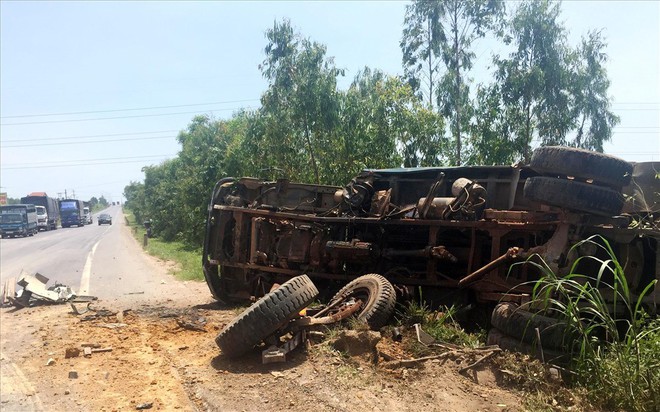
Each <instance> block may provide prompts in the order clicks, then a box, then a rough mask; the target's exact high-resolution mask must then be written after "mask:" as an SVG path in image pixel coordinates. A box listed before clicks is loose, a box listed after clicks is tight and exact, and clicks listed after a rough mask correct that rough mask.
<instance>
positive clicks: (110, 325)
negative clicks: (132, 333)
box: [94, 323, 128, 329]
mask: <svg viewBox="0 0 660 412" xmlns="http://www.w3.org/2000/svg"><path fill="white" fill-rule="evenodd" d="M94 326H96V327H98V328H108V329H117V328H124V327H126V326H128V325H127V324H125V323H102V324H100V325H94Z"/></svg>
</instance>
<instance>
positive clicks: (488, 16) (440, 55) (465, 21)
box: [400, 0, 504, 165]
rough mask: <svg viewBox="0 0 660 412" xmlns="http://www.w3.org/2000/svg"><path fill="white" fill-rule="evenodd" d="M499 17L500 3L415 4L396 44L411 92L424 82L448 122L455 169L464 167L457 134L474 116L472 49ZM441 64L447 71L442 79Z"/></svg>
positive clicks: (446, 1) (451, 1) (460, 0)
mask: <svg viewBox="0 0 660 412" xmlns="http://www.w3.org/2000/svg"><path fill="white" fill-rule="evenodd" d="M503 14H504V2H502V1H497V0H441V1H434V2H430V1H423V0H418V1H414V2H413V3H412V4H411V5H409V6H407V7H406V17H405V20H404V31H403V39H402V40H401V43H400V45H401V49H402V51H403V65H404V69H405V71H406V75H407V77H408V79H409V83H410V84H411V85H412V86H413V88H414V89H415V91H419V90H420V89H421V86H422V84H423V83H424V82H425V83H426V86H427V89H428V92H427V93H426V95H427V96H428V100H429V108H433V106H434V105H433V102H434V99H437V102H438V106H439V107H440V109H441V113H442V114H443V115H444V116H445V117H447V118H449V119H451V123H450V124H451V132H452V135H453V136H454V150H455V154H454V156H452V158H451V164H453V165H460V164H462V155H461V148H462V136H461V133H462V130H465V129H467V127H468V125H469V120H470V118H471V117H472V114H471V104H470V97H469V96H470V89H469V80H468V78H467V77H466V74H467V72H468V71H469V70H470V69H471V68H472V61H473V59H474V58H475V55H474V53H473V52H472V50H471V47H472V45H473V43H474V41H475V40H477V39H478V38H481V37H483V36H484V35H485V33H486V31H488V30H491V29H495V28H496V27H497V26H499V24H500V22H501V20H502V17H503ZM439 61H442V62H443V64H444V67H445V69H446V71H445V72H444V74H443V75H442V76H441V77H440V76H439V73H438V72H439V64H438V62H439ZM420 94H421V95H424V92H420Z"/></svg>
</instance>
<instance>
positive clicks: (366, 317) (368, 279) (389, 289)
mask: <svg viewBox="0 0 660 412" xmlns="http://www.w3.org/2000/svg"><path fill="white" fill-rule="evenodd" d="M352 297H353V298H356V299H360V300H362V302H364V303H363V305H362V310H361V311H360V313H359V314H358V315H357V318H358V319H359V320H361V321H364V322H366V323H367V324H368V325H369V327H370V328H371V329H373V330H378V329H380V328H382V327H383V326H385V324H386V323H387V321H388V320H389V319H390V317H391V316H392V313H394V305H395V304H396V292H395V291H394V286H392V284H391V283H390V282H389V281H388V280H387V279H385V278H384V277H382V276H381V275H377V274H375V273H372V274H369V275H364V276H360V277H359V278H357V279H353V281H351V282H350V283H349V284H348V285H346V286H344V287H343V288H341V290H340V291H339V292H337V294H336V295H335V296H334V297H333V298H332V299H331V300H330V304H329V305H332V304H333V302H337V301H343V300H346V299H349V298H352Z"/></svg>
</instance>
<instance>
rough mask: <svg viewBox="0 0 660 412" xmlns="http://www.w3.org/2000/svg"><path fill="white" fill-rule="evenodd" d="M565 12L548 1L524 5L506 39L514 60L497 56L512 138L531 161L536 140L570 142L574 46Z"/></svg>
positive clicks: (544, 142) (521, 154)
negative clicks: (570, 42) (570, 45)
mask: <svg viewBox="0 0 660 412" xmlns="http://www.w3.org/2000/svg"><path fill="white" fill-rule="evenodd" d="M559 12H560V9H559V4H558V3H553V2H550V1H548V0H538V1H537V0H533V1H527V2H524V3H521V4H520V6H519V7H518V9H517V10H516V13H515V15H514V16H513V19H512V20H511V23H510V24H509V27H510V29H509V33H508V35H507V37H506V40H507V42H511V41H513V42H514V45H515V50H514V51H513V52H512V53H511V54H510V55H509V57H508V58H504V59H501V58H499V56H496V57H495V59H494V61H495V65H496V67H497V71H496V75H495V77H496V80H497V81H498V82H500V84H501V92H502V101H503V104H504V105H505V112H506V113H505V116H506V121H507V122H508V123H509V124H510V125H512V126H513V127H512V130H510V132H511V133H512V134H513V136H512V139H511V140H512V143H513V146H514V147H515V149H516V151H518V152H519V153H520V156H521V157H522V160H524V161H525V162H529V160H530V158H531V153H532V142H533V141H534V140H535V139H538V140H539V141H540V142H541V144H544V145H546V144H565V143H566V140H565V139H566V135H567V133H568V132H569V130H571V128H572V126H573V117H572V115H571V110H570V109H571V107H570V103H571V101H570V89H571V87H570V77H571V73H570V70H569V65H568V58H569V56H570V50H569V48H568V47H567V45H566V36H565V29H564V28H563V27H562V26H561V25H560V23H559V22H558V16H559Z"/></svg>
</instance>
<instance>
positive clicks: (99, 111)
mask: <svg viewBox="0 0 660 412" xmlns="http://www.w3.org/2000/svg"><path fill="white" fill-rule="evenodd" d="M255 101H259V99H245V100H227V101H224V102H209V103H193V104H179V105H174V106H151V107H136V108H131V109H108V110H92V111H86V112H63V113H43V114H19V115H14V116H0V119H16V118H21V117H46V116H68V115H72V114H92V113H113V112H132V111H138V110H153V109H173V108H175V107H193V106H208V105H211V104H228V103H232V104H233V103H245V102H255Z"/></svg>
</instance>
